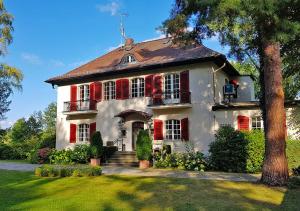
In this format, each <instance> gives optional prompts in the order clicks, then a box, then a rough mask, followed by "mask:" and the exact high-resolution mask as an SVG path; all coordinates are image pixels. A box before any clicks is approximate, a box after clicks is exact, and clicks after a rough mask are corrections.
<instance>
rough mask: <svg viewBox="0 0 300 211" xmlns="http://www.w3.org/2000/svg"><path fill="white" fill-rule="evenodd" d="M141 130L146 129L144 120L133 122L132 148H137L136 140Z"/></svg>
mask: <svg viewBox="0 0 300 211" xmlns="http://www.w3.org/2000/svg"><path fill="white" fill-rule="evenodd" d="M140 130H144V122H133V123H132V150H133V151H135V150H136V140H137V137H138V134H139V132H140Z"/></svg>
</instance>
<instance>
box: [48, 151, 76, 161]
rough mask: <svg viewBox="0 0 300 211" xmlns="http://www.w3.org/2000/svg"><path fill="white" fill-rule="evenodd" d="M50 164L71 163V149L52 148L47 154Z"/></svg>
mask: <svg viewBox="0 0 300 211" xmlns="http://www.w3.org/2000/svg"><path fill="white" fill-rule="evenodd" d="M49 159H50V163H51V164H73V163H74V162H73V160H72V150H70V149H63V150H53V151H52V153H51V155H50V156H49Z"/></svg>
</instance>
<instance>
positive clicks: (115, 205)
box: [0, 170, 300, 210]
mask: <svg viewBox="0 0 300 211" xmlns="http://www.w3.org/2000/svg"><path fill="white" fill-rule="evenodd" d="M299 195H300V190H299V189H296V190H295V189H294V190H287V189H285V188H269V187H266V186H263V185H257V184H251V183H244V182H224V181H207V180H195V179H176V178H173V179H171V178H150V177H149V178H145V177H144V178H141V177H128V176H100V177H81V178H38V177H35V176H33V175H32V173H30V172H27V173H26V172H16V171H4V170H0V210H158V209H164V210H220V209H221V210H222V209H226V210H245V209H249V210H255V209H259V210H261V209H265V210H274V209H275V210H276V209H278V210H296V209H298V208H299V207H300V201H299Z"/></svg>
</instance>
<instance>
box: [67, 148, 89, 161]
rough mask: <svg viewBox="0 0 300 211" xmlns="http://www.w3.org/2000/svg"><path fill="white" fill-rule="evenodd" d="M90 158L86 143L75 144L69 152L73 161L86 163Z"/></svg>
mask: <svg viewBox="0 0 300 211" xmlns="http://www.w3.org/2000/svg"><path fill="white" fill-rule="evenodd" d="M89 158H90V147H89V146H88V145H85V144H83V145H76V146H75V147H74V150H73V151H72V153H71V160H72V161H73V162H74V163H88V161H89Z"/></svg>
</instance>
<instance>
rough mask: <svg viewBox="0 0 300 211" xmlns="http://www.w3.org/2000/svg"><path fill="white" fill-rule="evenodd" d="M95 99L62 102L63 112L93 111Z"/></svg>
mask: <svg viewBox="0 0 300 211" xmlns="http://www.w3.org/2000/svg"><path fill="white" fill-rule="evenodd" d="M96 103H97V102H96V100H77V101H69V102H64V112H76V111H95V110H96Z"/></svg>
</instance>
